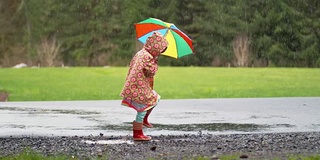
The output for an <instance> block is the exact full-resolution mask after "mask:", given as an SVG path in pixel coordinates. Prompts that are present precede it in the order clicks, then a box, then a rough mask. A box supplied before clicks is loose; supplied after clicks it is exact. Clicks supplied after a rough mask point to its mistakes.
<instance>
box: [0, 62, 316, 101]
mask: <svg viewBox="0 0 320 160" xmlns="http://www.w3.org/2000/svg"><path fill="white" fill-rule="evenodd" d="M127 70H128V68H127V67H108V68H88V67H76V68H22V69H14V68H0V91H6V92H9V94H10V95H9V101H50V100H115V99H120V98H121V97H120V96H119V93H120V91H121V89H122V87H123V83H124V80H125V76H126V74H127ZM319 82H320V70H319V69H308V68H214V67H162V66H161V67H160V68H159V71H158V73H157V75H156V77H155V87H154V88H155V90H156V91H157V92H158V93H159V94H160V95H161V96H162V98H163V99H185V98H254V97H319V96H320V83H319Z"/></svg>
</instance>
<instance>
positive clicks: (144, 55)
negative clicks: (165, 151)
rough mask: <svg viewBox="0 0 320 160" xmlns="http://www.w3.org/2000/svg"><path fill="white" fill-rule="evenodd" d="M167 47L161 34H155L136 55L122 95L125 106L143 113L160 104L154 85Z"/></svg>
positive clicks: (131, 63)
mask: <svg viewBox="0 0 320 160" xmlns="http://www.w3.org/2000/svg"><path fill="white" fill-rule="evenodd" d="M167 46H168V42H167V40H166V39H165V38H164V37H163V36H162V35H161V34H160V33H159V32H154V33H153V34H152V35H151V36H150V37H149V38H148V39H147V41H146V43H145V45H144V47H143V49H141V50H140V51H139V52H137V53H136V54H135V56H134V57H133V59H132V60H131V62H130V68H129V71H128V74H127V78H126V81H125V84H124V87H123V89H122V92H121V94H120V95H121V96H122V97H123V98H124V99H123V101H122V104H123V105H126V106H129V107H132V108H134V109H135V110H137V111H138V112H141V111H145V110H148V109H150V108H152V107H153V106H155V105H156V104H157V103H158V100H159V98H160V96H159V95H158V94H157V93H156V92H155V91H154V90H153V86H152V83H153V77H154V75H155V74H156V72H157V70H158V64H157V59H158V56H159V55H160V54H161V52H163V51H164V50H165V49H166V48H167Z"/></svg>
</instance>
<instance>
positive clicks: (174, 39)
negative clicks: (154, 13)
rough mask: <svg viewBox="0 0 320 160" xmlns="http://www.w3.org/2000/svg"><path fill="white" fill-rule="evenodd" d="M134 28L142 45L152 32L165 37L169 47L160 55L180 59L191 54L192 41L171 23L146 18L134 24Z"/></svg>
mask: <svg viewBox="0 0 320 160" xmlns="http://www.w3.org/2000/svg"><path fill="white" fill-rule="evenodd" d="M135 28H136V36H137V39H138V40H139V41H140V42H142V43H143V44H145V43H146V41H147V38H148V37H149V36H151V35H152V33H153V32H154V31H158V32H160V33H161V34H162V35H163V36H165V37H166V39H167V41H168V43H169V45H168V48H167V50H166V51H165V52H164V53H162V55H166V56H169V57H173V58H180V57H182V56H185V55H188V54H192V53H193V46H192V40H191V39H190V38H189V37H188V36H187V35H186V34H185V33H183V32H182V31H181V30H179V29H178V27H176V26H175V25H174V24H172V23H168V22H164V21H162V20H160V19H156V18H148V19H146V20H143V21H141V22H139V23H136V24H135Z"/></svg>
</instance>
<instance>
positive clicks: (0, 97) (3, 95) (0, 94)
mask: <svg viewBox="0 0 320 160" xmlns="http://www.w3.org/2000/svg"><path fill="white" fill-rule="evenodd" d="M8 98H9V93H7V92H4V91H0V102H7V101H8Z"/></svg>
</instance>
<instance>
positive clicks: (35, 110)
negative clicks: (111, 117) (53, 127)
mask: <svg viewBox="0 0 320 160" xmlns="http://www.w3.org/2000/svg"><path fill="white" fill-rule="evenodd" d="M0 110H7V111H21V112H28V113H27V114H76V115H92V114H100V112H93V111H83V110H63V109H39V108H22V107H0Z"/></svg>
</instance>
